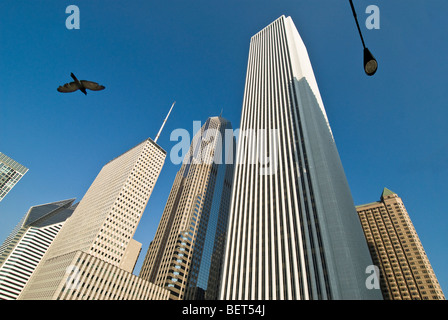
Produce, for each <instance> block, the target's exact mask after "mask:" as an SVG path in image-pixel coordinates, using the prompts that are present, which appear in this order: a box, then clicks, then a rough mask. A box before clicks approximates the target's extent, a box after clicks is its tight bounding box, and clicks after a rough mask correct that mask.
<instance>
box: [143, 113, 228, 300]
mask: <svg viewBox="0 0 448 320" xmlns="http://www.w3.org/2000/svg"><path fill="white" fill-rule="evenodd" d="M231 129H232V127H231V124H230V122H229V121H227V120H225V119H224V118H222V117H212V118H209V119H208V120H207V121H206V122H205V124H204V125H203V126H202V128H201V130H199V131H198V132H197V133H196V135H195V136H194V138H193V141H192V143H191V145H190V148H189V151H188V153H187V154H186V156H185V158H184V162H183V164H182V166H181V168H180V170H179V171H178V173H177V175H176V178H175V180H174V183H173V186H172V188H171V192H170V195H169V197H168V200H167V203H166V206H165V210H164V211H163V215H162V218H161V220H160V224H159V227H158V229H157V232H156V234H155V237H154V240H153V241H152V242H151V244H150V246H149V248H148V252H147V255H146V257H145V260H144V262H143V266H142V269H141V272H140V277H142V278H144V279H147V280H149V281H151V282H154V283H155V284H157V285H159V286H162V287H164V288H167V289H169V290H170V292H171V293H170V299H174V300H181V299H189V300H191V299H211V300H214V299H217V298H218V290H219V276H220V272H221V265H222V257H223V246H224V238H225V232H226V227H227V219H228V212H229V205H230V192H231V184H232V177H233V159H234V143H233V141H234V138H233V130H231ZM226 130H227V131H226ZM229 132H230V133H231V134H230V135H229V134H228V133H229Z"/></svg>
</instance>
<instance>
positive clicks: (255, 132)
mask: <svg viewBox="0 0 448 320" xmlns="http://www.w3.org/2000/svg"><path fill="white" fill-rule="evenodd" d="M233 185H234V187H233V191H232V198H231V209H230V215H229V228H228V235H227V240H226V242H227V244H226V249H225V259H224V267H223V269H224V270H223V277H222V285H221V289H220V299H224V300H229V299H268V300H269V299H272V300H275V299H381V292H380V290H369V289H367V288H366V285H365V282H366V273H365V270H366V268H367V267H368V266H369V265H372V260H371V258H370V255H369V250H368V248H367V245H366V241H365V238H364V235H363V232H362V228H361V225H360V222H359V219H358V216H357V213H356V210H355V206H354V203H353V199H352V196H351V192H350V189H349V186H348V183H347V179H346V177H345V173H344V170H343V167H342V164H341V161H340V158H339V154H338V151H337V148H336V144H335V141H334V139H333V135H332V132H331V129H330V126H329V122H328V119H327V116H326V113H325V109H324V106H323V103H322V99H321V96H320V93H319V89H318V86H317V83H316V79H315V77H314V73H313V70H312V67H311V63H310V60H309V57H308V53H307V50H306V48H305V45H304V43H303V42H302V39H301V37H300V35H299V33H298V31H297V29H296V28H295V26H294V23H293V21H292V19H291V18H290V17H287V18H286V17H285V16H281V17H280V18H278V19H277V20H276V21H274V22H273V23H271V24H270V25H268V26H267V27H265V28H264V29H263V30H261V31H260V32H258V33H257V34H256V35H254V36H253V37H252V38H251V42H250V49H249V59H248V67H247V77H246V84H245V92H244V99H243V108H242V113H241V124H240V133H239V138H238V150H237V159H236V166H235V176H234V181H233Z"/></svg>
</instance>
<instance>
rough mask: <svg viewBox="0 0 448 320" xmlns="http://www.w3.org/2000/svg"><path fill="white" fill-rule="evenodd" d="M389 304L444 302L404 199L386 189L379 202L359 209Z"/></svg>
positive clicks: (383, 291) (384, 294)
mask: <svg viewBox="0 0 448 320" xmlns="http://www.w3.org/2000/svg"><path fill="white" fill-rule="evenodd" d="M356 209H357V211H358V214H359V218H360V220H361V223H362V226H363V229H364V234H365V237H366V240H367V243H368V246H369V249H370V253H371V255H372V259H373V262H374V264H375V265H376V266H377V267H378V269H379V273H380V277H379V279H380V287H381V291H382V293H383V296H384V299H386V300H404V299H405V300H408V299H413V300H414V299H417V300H421V299H423V300H439V299H441V300H444V299H445V296H444V295H443V292H442V288H441V287H440V284H439V282H438V281H437V278H436V275H435V273H434V270H433V269H432V267H431V264H430V263H429V259H428V257H427V255H426V253H425V250H424V249H423V245H422V243H421V242H420V239H419V237H418V235H417V232H416V231H415V228H414V225H413V224H412V221H411V219H410V217H409V214H408V212H407V211H406V208H405V206H404V204H403V201H402V200H401V198H400V197H399V196H398V195H397V194H396V193H395V192H392V191H390V190H389V189H387V188H384V190H383V192H382V194H381V197H380V201H376V202H372V203H368V204H364V205H359V206H357V207H356Z"/></svg>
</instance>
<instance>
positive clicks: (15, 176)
mask: <svg viewBox="0 0 448 320" xmlns="http://www.w3.org/2000/svg"><path fill="white" fill-rule="evenodd" d="M27 172H28V168H26V167H24V166H23V165H21V164H20V163H18V162H17V161H15V160H13V159H11V158H10V157H8V156H7V155H5V154H3V153H1V152H0V201H2V200H3V198H4V197H5V196H6V195H7V194H8V192H9V191H11V189H12V188H13V187H14V186H15V185H16V184H17V182H19V180H20V179H22V177H23V176H24V175H25V173H27Z"/></svg>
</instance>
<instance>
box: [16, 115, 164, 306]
mask: <svg viewBox="0 0 448 320" xmlns="http://www.w3.org/2000/svg"><path fill="white" fill-rule="evenodd" d="M171 109H172V108H171ZM171 109H170V112H171ZM165 120H166V119H165ZM164 123H165V122H164ZM162 127H163V125H162ZM159 134H160V131H159ZM159 134H158V135H157V137H158V136H159ZM165 158H166V151H165V150H163V149H162V148H161V147H160V146H159V145H158V144H157V143H156V142H155V141H153V140H152V139H151V138H148V139H146V140H144V141H143V142H141V143H139V144H138V145H136V146H135V147H133V148H131V149H130V150H128V151H126V152H124V153H123V154H122V155H120V156H118V157H117V158H115V159H113V160H111V161H109V162H108V163H107V164H106V165H104V167H103V168H102V169H101V171H100V172H99V174H98V176H97V177H96V178H95V180H94V181H93V183H92V185H91V186H90V188H89V189H88V190H87V192H86V194H85V195H84V197H83V198H82V200H81V201H80V202H79V204H78V206H77V208H76V209H75V211H74V212H73V214H72V216H71V217H70V219H69V220H68V221H67V222H66V223H65V224H64V226H63V227H62V229H61V230H60V232H59V233H58V235H57V237H56V239H55V240H54V242H53V243H52V245H51V246H50V248H49V249H48V251H47V253H46V254H45V256H44V258H43V259H42V261H41V263H40V264H39V265H38V267H37V269H36V272H35V273H34V274H33V276H32V277H31V279H30V281H29V283H28V284H27V285H26V287H25V289H24V290H23V292H22V294H21V295H20V297H19V299H24V300H142V299H149V300H151V299H167V298H168V293H169V292H168V291H167V290H165V289H163V288H160V287H158V286H156V285H154V284H153V283H150V282H148V281H146V280H144V279H141V278H138V277H137V276H135V275H133V274H132V272H133V269H134V267H135V264H136V261H137V259H138V256H139V254H140V250H141V243H139V242H137V241H135V240H134V239H133V236H134V233H135V230H136V228H137V225H138V223H139V221H140V219H141V217H142V214H143V212H144V210H145V208H146V205H147V203H148V200H149V198H150V196H151V193H152V191H153V189H154V186H155V184H156V182H157V179H158V177H159V175H160V172H161V170H162V167H163V164H164V162H165Z"/></svg>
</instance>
